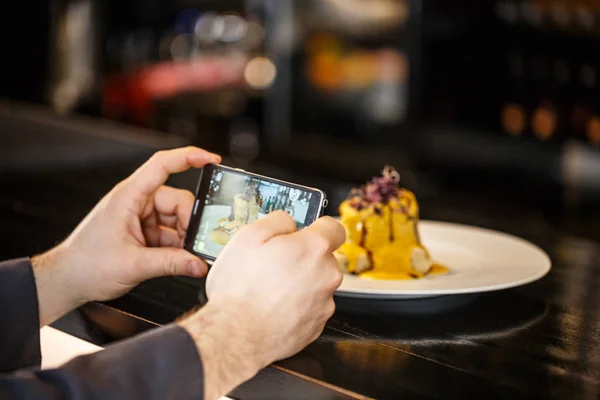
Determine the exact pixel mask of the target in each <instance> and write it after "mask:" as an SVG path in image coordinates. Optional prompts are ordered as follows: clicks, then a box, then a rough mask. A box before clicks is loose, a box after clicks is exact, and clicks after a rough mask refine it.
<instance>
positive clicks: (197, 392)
mask: <svg viewBox="0 0 600 400" xmlns="http://www.w3.org/2000/svg"><path fill="white" fill-rule="evenodd" d="M203 398H204V380H203V370H202V363H201V361H200V357H199V355H198V350H197V348H196V345H195V344H194V341H193V340H192V338H191V336H190V335H189V334H188V333H187V332H186V331H185V330H184V329H183V328H181V327H179V326H177V325H169V326H165V327H162V328H157V329H154V330H152V331H150V332H147V333H144V334H142V335H138V336H136V337H134V338H131V339H128V340H125V341H123V342H120V343H117V344H114V345H111V346H109V347H107V348H106V349H105V350H101V351H100V352H98V353H95V354H90V355H86V356H81V357H78V358H75V359H74V360H72V361H70V362H68V363H67V364H65V365H64V366H62V367H60V368H58V369H54V370H42V371H40V370H37V369H35V370H23V371H18V372H16V373H13V374H10V375H5V376H2V375H0V399H23V400H30V399H71V400H80V399H81V400H83V399H111V400H112V399H115V400H120V399H123V400H125V399H127V400H136V399H140V400H141V399H144V400H153V399H156V400H159V399H160V400H163V399H177V400H187V399H203Z"/></svg>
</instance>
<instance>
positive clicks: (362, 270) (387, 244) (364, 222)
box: [334, 166, 448, 279]
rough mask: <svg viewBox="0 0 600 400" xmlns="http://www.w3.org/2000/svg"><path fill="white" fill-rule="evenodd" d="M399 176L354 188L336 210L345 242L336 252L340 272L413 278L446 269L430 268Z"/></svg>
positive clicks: (414, 209)
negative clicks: (338, 212) (400, 184)
mask: <svg viewBox="0 0 600 400" xmlns="http://www.w3.org/2000/svg"><path fill="white" fill-rule="evenodd" d="M399 181H400V175H399V174H398V172H397V171H396V170H395V169H393V168H392V167H389V166H387V167H385V168H384V170H383V174H382V176H379V177H375V178H373V179H372V180H371V182H369V183H367V184H366V185H364V186H362V187H360V188H355V189H353V190H352V191H351V192H350V194H349V195H348V198H347V199H346V200H344V201H343V202H342V204H341V205H340V207H339V211H340V222H341V223H342V225H343V226H344V228H345V229H346V241H345V243H344V244H343V245H342V246H341V247H340V248H339V249H338V250H336V252H335V253H334V255H335V257H336V259H337V260H338V264H339V265H340V268H341V269H342V270H343V271H344V272H346V273H349V274H356V275H359V276H360V277H362V278H368V279H415V278H422V277H424V276H426V275H429V274H441V273H446V272H448V269H447V268H445V267H443V266H441V265H437V264H434V262H433V260H432V258H431V256H430V254H429V252H428V251H427V249H426V248H425V247H424V246H423V244H422V243H421V239H420V237H419V228H418V222H419V205H418V203H417V199H416V197H415V195H414V194H413V193H412V192H411V191H409V190H407V189H404V188H400V187H399Z"/></svg>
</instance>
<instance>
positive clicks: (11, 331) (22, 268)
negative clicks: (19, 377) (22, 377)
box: [0, 258, 41, 373]
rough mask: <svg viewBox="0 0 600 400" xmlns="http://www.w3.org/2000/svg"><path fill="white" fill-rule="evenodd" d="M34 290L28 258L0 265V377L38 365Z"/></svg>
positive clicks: (38, 327)
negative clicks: (19, 369) (8, 372)
mask: <svg viewBox="0 0 600 400" xmlns="http://www.w3.org/2000/svg"><path fill="white" fill-rule="evenodd" d="M40 357H41V356H40V320H39V311H38V300H37V288H36V286H35V278H34V276H33V269H32V267H31V263H30V262H29V259H28V258H23V259H18V260H12V261H7V262H3V263H0V373H1V372H3V371H12V370H15V369H18V368H23V367H31V366H39V364H40Z"/></svg>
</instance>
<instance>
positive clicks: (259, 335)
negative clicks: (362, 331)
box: [180, 211, 345, 400]
mask: <svg viewBox="0 0 600 400" xmlns="http://www.w3.org/2000/svg"><path fill="white" fill-rule="evenodd" d="M344 239H345V232H344V229H343V227H342V226H341V225H340V224H339V223H338V222H336V221H335V220H333V219H332V218H329V217H323V218H320V219H319V220H317V221H316V222H315V223H313V224H312V225H311V226H309V227H308V228H306V229H304V230H301V231H297V229H296V224H295V223H294V221H293V219H292V218H291V217H290V216H289V215H288V214H286V213H284V212H281V211H278V212H274V213H271V214H269V215H268V216H267V217H265V218H263V219H261V220H259V221H257V222H255V223H253V224H251V225H248V226H247V227H245V228H244V229H242V230H241V231H240V232H239V233H238V234H237V235H236V236H235V237H234V238H233V239H232V241H231V242H230V243H229V244H228V245H227V247H226V248H225V249H224V250H223V251H222V252H221V254H220V255H219V259H218V260H217V261H216V262H215V264H214V265H213V267H212V268H211V270H210V273H209V275H208V278H207V284H206V290H207V296H208V299H209V301H208V303H207V305H206V306H205V307H203V308H202V309H201V310H200V311H199V312H197V313H196V314H194V315H192V316H191V317H189V318H187V319H185V320H183V321H181V322H180V325H181V326H183V327H184V328H185V329H187V330H188V332H190V334H191V335H192V337H193V338H194V340H195V341H196V344H197V345H198V349H199V351H200V355H201V358H202V361H203V364H204V371H205V398H206V399H208V400H210V399H216V398H218V397H219V396H222V395H225V394H227V393H228V392H229V391H230V390H232V389H233V388H234V387H235V386H237V385H239V384H240V383H242V382H244V381H245V380H247V379H250V378H251V377H252V376H254V375H255V374H256V373H257V372H258V371H259V370H260V369H262V368H264V367H266V366H267V365H269V364H270V363H272V362H274V361H277V360H280V359H283V358H287V357H290V356H292V355H294V354H296V353H297V352H298V351H300V350H302V349H303V348H304V347H305V346H307V345H308V344H309V343H311V342H313V341H314V340H315V339H316V338H317V337H318V336H319V335H320V334H321V332H322V331H323V328H324V327H325V323H326V322H327V320H328V319H329V318H330V317H331V315H332V314H333V312H334V310H335V304H334V302H333V293H334V291H335V290H336V289H337V288H338V287H339V285H340V284H341V282H342V273H341V272H340V270H339V268H338V266H337V262H336V260H335V258H334V256H333V251H334V250H336V249H337V248H338V247H339V246H340V245H341V244H342V243H343V242H344Z"/></svg>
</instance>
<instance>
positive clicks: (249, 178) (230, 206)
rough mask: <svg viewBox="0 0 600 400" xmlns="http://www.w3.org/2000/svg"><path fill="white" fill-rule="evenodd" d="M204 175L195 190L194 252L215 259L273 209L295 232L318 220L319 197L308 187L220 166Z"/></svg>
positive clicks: (206, 170) (206, 169)
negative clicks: (289, 219) (292, 224)
mask: <svg viewBox="0 0 600 400" xmlns="http://www.w3.org/2000/svg"><path fill="white" fill-rule="evenodd" d="M204 174H207V175H209V176H204V175H203V178H202V181H203V182H202V183H201V186H200V189H199V191H198V196H199V197H198V208H200V210H197V211H196V213H197V214H198V215H199V218H198V220H197V222H196V224H194V225H195V226H197V232H196V234H195V238H194V242H193V246H192V250H193V252H195V253H198V254H202V255H205V256H209V257H211V258H216V257H217V255H218V254H219V253H220V252H221V250H222V249H223V248H224V246H225V245H226V244H227V243H228V242H229V241H230V240H231V239H232V238H233V236H235V234H236V233H237V232H238V231H239V230H240V229H241V228H243V227H244V226H245V225H248V224H250V223H252V222H254V221H256V220H258V219H260V218H263V217H264V216H266V215H267V214H269V213H270V212H273V211H276V210H283V211H285V212H286V213H288V214H289V215H290V216H291V217H292V218H293V219H294V221H295V222H296V225H297V227H298V229H302V228H304V227H305V226H307V225H310V224H311V223H312V222H314V220H315V219H316V217H318V215H317V216H316V215H315V212H316V211H317V206H318V208H320V206H321V195H320V194H319V192H315V191H314V190H310V188H304V187H302V186H297V185H294V184H287V183H284V182H280V181H276V180H270V179H268V178H263V177H257V176H255V175H254V174H248V173H246V172H243V171H238V170H233V169H230V168H227V167H220V166H212V167H211V168H205V171H204ZM316 200H317V201H316ZM317 203H318V204H317ZM190 227H192V226H191V224H190Z"/></svg>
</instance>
